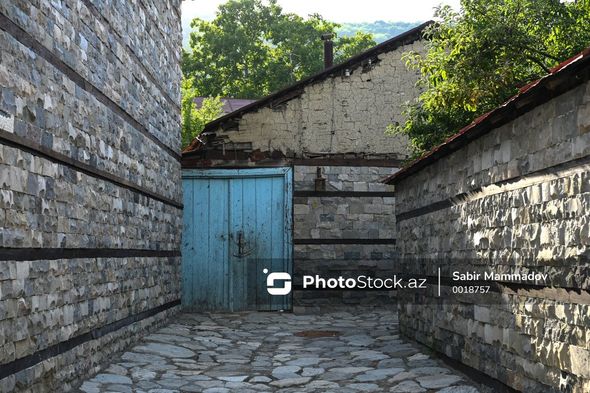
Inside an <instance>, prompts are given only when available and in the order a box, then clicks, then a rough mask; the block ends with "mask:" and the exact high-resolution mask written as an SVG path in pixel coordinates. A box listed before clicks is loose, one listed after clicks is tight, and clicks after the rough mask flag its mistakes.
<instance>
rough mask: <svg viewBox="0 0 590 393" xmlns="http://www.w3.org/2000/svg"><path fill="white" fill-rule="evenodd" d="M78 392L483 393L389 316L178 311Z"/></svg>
mask: <svg viewBox="0 0 590 393" xmlns="http://www.w3.org/2000/svg"><path fill="white" fill-rule="evenodd" d="M80 391H82V392H85V393H106V392H124V393H126V392H129V393H131V392H138V393H140V392H145V393H180V392H207V393H222V392H239V393H248V392H282V393H287V392H297V393H298V392H318V393H327V392H334V393H358V392H397V393H413V392H428V393H431V392H437V393H477V392H479V390H477V389H476V388H475V387H473V385H472V384H471V383H470V382H469V381H468V380H466V378H465V377H463V376H461V375H459V374H458V373H457V372H455V371H453V370H451V369H449V368H448V367H446V366H445V365H443V364H442V363H441V362H440V361H439V360H436V359H434V358H432V357H430V356H429V355H427V354H425V353H423V352H421V350H420V348H419V347H417V346H416V345H415V344H412V343H410V342H408V341H406V340H404V339H402V338H400V337H399V335H398V328H397V317H396V314H395V313H394V312H391V311H368V312H361V313H354V314H351V313H347V312H338V313H329V314H321V315H294V314H290V313H284V314H281V313H243V314H181V315H179V316H178V317H177V318H175V320H174V321H173V322H172V323H171V324H170V325H168V326H167V327H165V328H162V329H160V330H158V331H157V332H156V333H154V334H151V335H149V336H146V337H145V338H144V339H143V340H142V341H141V342H140V343H139V344H138V345H136V346H135V347H133V348H132V350H130V351H128V352H125V353H124V354H123V355H122V356H119V357H118V358H114V359H113V363H112V364H111V365H110V366H108V367H106V368H105V369H104V370H103V371H101V372H100V373H99V374H98V375H96V376H94V377H93V378H91V379H89V380H87V381H86V382H84V383H83V385H82V386H81V387H80Z"/></svg>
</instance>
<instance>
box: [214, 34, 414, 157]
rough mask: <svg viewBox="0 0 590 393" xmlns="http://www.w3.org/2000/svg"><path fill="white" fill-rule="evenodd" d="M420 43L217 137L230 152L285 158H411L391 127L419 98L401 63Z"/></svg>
mask: <svg viewBox="0 0 590 393" xmlns="http://www.w3.org/2000/svg"><path fill="white" fill-rule="evenodd" d="M423 46H424V44H423V42H422V41H420V40H418V41H415V42H414V43H412V44H409V45H403V46H401V47H399V48H397V49H395V50H392V51H390V52H387V53H383V54H380V55H379V56H378V60H377V61H376V62H373V63H372V65H371V66H368V67H358V68H355V69H354V70H351V74H350V76H337V77H328V78H326V79H323V80H321V81H318V82H315V83H312V84H310V85H307V86H306V87H305V88H304V91H303V93H302V94H301V96H300V97H297V98H293V99H290V100H288V101H287V102H285V103H284V104H282V105H278V106H275V107H273V108H267V107H265V108H262V109H260V110H258V111H256V112H248V113H245V114H244V115H243V117H242V118H241V119H239V120H238V125H237V130H232V131H222V130H219V131H218V132H217V135H218V137H219V139H220V140H224V141H225V143H226V144H227V148H228V149H232V146H233V144H251V149H252V150H254V151H255V150H260V151H262V152H273V151H280V152H282V153H283V154H284V155H286V156H297V157H306V156H312V155H314V154H343V153H354V154H357V155H365V156H379V155H386V156H388V157H393V158H397V159H405V158H406V157H407V154H408V151H407V140H406V139H404V138H403V137H401V136H387V135H385V129H386V127H387V126H388V125H389V124H392V123H395V122H402V121H403V118H402V115H401V113H402V110H403V108H402V106H403V104H404V103H405V102H406V101H409V100H412V99H413V98H415V97H416V96H417V94H418V90H417V89H416V87H415V83H416V81H417V78H418V74H417V73H416V72H415V71H409V70H408V69H407V67H406V65H405V63H404V61H403V60H402V54H403V53H404V52H406V51H418V52H419V51H422V50H423Z"/></svg>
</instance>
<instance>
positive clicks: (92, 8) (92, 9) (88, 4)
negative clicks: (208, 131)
mask: <svg viewBox="0 0 590 393" xmlns="http://www.w3.org/2000/svg"><path fill="white" fill-rule="evenodd" d="M82 2H83V3H84V5H85V6H86V8H88V9H89V10H90V12H91V13H92V15H94V18H95V19H101V20H102V22H103V23H104V24H105V25H108V26H111V23H110V22H109V21H108V20H107V18H105V16H104V15H103V14H102V13H101V12H100V11H99V10H98V8H96V6H95V5H94V4H92V2H91V1H90V0H82ZM172 9H173V10H174V8H172ZM146 14H148V13H147V12H146ZM111 31H112V32H113V33H115V34H114V35H115V37H116V39H117V41H118V42H119V45H121V46H122V47H124V48H127V49H128V53H129V54H131V57H132V58H133V60H135V62H136V63H137V64H138V65H139V66H140V67H141V69H142V71H143V72H144V73H145V75H146V76H147V77H148V79H149V80H150V82H152V83H153V84H154V86H156V88H157V89H158V90H159V91H160V93H161V94H162V97H164V98H165V99H166V101H168V103H169V104H170V105H172V106H173V107H174V108H176V109H177V110H178V111H180V105H178V103H177V102H174V101H173V100H172V98H171V97H170V95H169V94H168V93H167V92H166V91H165V90H164V88H163V87H162V86H161V85H160V83H158V81H157V80H156V78H155V77H154V76H153V75H152V73H151V72H150V71H149V70H148V69H147V67H146V66H145V65H144V64H143V63H142V61H141V60H140V58H139V56H137V54H136V53H135V52H134V51H133V49H132V48H131V47H130V46H129V45H128V44H126V43H125V42H124V41H123V39H122V38H121V36H120V35H119V33H118V32H116V31H115V29H113V28H112V26H111Z"/></svg>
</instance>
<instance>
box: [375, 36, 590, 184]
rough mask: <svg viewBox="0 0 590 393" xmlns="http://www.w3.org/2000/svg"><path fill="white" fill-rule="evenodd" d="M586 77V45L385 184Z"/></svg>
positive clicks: (589, 71) (589, 58) (589, 56)
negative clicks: (582, 49) (583, 48)
mask: <svg viewBox="0 0 590 393" xmlns="http://www.w3.org/2000/svg"><path fill="white" fill-rule="evenodd" d="M588 80H590V47H589V48H586V49H585V50H584V51H582V52H581V53H579V54H578V55H576V56H573V57H571V58H570V59H568V60H566V61H564V62H562V63H560V64H559V65H557V66H556V67H554V68H552V69H551V70H550V73H549V74H547V75H545V76H543V77H542V78H540V79H537V80H536V81H533V82H531V83H529V84H527V85H526V86H523V87H522V88H520V89H519V91H518V93H517V94H516V95H514V96H512V97H511V98H510V99H508V100H507V101H506V102H504V103H503V104H502V105H500V106H499V107H497V108H496V109H493V110H491V111H490V112H488V113H485V114H483V115H481V116H479V117H478V118H477V119H475V120H474V121H473V122H471V123H470V124H469V125H467V126H465V127H463V128H462V129H461V130H459V132H457V133H456V134H454V135H453V136H451V137H450V138H448V139H447V140H446V141H445V142H443V143H441V144H440V145H438V146H436V147H435V148H433V149H432V150H430V151H429V152H427V153H425V154H424V155H422V156H421V157H420V158H418V159H416V160H414V161H412V162H410V163H409V164H408V165H406V166H405V167H404V168H403V169H402V170H400V171H399V172H396V173H394V174H393V175H391V176H389V177H387V178H385V179H384V180H383V181H382V182H383V183H386V184H397V183H398V182H399V181H401V180H403V179H405V178H407V177H409V176H411V175H413V174H415V173H417V172H419V171H420V170H422V169H423V168H425V167H427V166H428V165H430V164H432V163H434V162H436V161H438V160H439V159H441V158H443V157H445V156H447V155H449V154H451V153H453V152H455V151H457V150H459V149H460V148H462V147H463V146H465V145H467V144H468V143H469V142H471V141H473V140H475V139H477V138H479V137H480V136H482V135H485V134H487V133H488V132H490V131H492V130H494V129H496V128H498V127H500V126H502V125H504V124H506V123H508V122H510V121H512V120H514V119H516V118H518V117H520V116H522V115H523V114H525V113H527V112H529V111H530V110H532V109H534V108H536V107H537V106H539V105H542V104H544V103H546V102H547V101H549V100H551V99H553V98H555V97H557V96H559V95H561V94H563V93H566V92H567V91H569V90H571V89H573V88H575V87H577V86H579V85H581V84H582V83H584V82H586V81H588Z"/></svg>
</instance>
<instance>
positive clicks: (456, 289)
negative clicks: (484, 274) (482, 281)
mask: <svg viewBox="0 0 590 393" xmlns="http://www.w3.org/2000/svg"><path fill="white" fill-rule="evenodd" d="M489 291H490V286H489V285H453V293H488V292H489Z"/></svg>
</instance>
